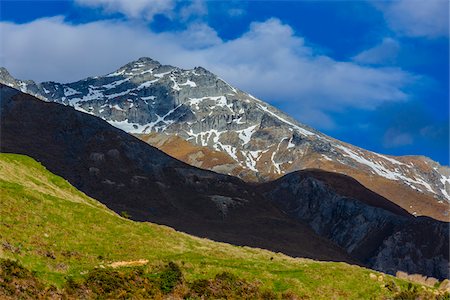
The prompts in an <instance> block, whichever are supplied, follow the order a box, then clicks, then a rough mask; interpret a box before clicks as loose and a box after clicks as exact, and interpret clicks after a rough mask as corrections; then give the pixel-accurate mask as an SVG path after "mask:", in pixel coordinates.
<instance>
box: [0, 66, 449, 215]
mask: <svg viewBox="0 0 450 300" xmlns="http://www.w3.org/2000/svg"><path fill="white" fill-rule="evenodd" d="M0 82H2V83H4V84H6V85H9V86H11V87H14V88H16V89H19V90H21V91H22V92H26V93H29V94H32V95H34V96H36V97H38V98H40V99H42V100H45V101H50V102H57V103H60V104H64V105H69V106H72V107H74V108H75V109H76V110H79V111H82V112H85V113H89V114H92V115H95V116H97V117H100V118H102V119H103V120H105V121H107V122H108V123H110V124H111V125H113V126H115V127H117V128H120V129H122V130H124V131H126V132H127V133H130V134H133V135H135V136H136V137H138V138H140V139H142V140H143V141H146V142H147V143H149V144H151V145H154V146H156V147H158V148H159V149H161V150H163V151H164V152H166V153H167V154H169V155H171V156H173V157H175V158H178V159H180V160H182V161H184V162H187V163H189V164H191V165H194V166H197V167H200V168H203V169H209V170H212V171H215V172H219V173H222V174H227V175H233V176H237V177H239V178H241V179H243V180H245V181H247V182H255V183H258V182H259V183H262V182H268V181H271V180H273V179H277V178H280V177H282V176H283V175H285V174H288V173H291V172H294V171H297V170H304V169H311V168H313V169H321V170H324V171H330V172H337V173H341V174H345V175H348V176H351V177H353V178H355V179H357V180H358V181H359V182H360V183H362V184H363V185H364V186H366V187H367V188H369V189H370V190H372V191H374V192H376V193H378V194H379V195H381V196H383V197H385V198H387V199H389V200H390V201H392V202H394V203H396V204H397V205H399V206H401V207H402V208H403V209H405V210H406V211H408V212H409V213H411V214H413V215H415V216H420V215H424V216H430V217H433V218H435V219H438V220H443V221H448V220H449V215H448V211H449V201H450V169H449V168H448V167H445V166H441V165H439V164H438V163H437V162H434V161H432V160H431V159H429V158H426V157H423V156H401V157H393V156H388V155H382V154H378V153H375V152H371V151H368V150H364V149H362V148H359V147H356V146H353V145H350V144H347V143H344V142H341V141H339V140H336V139H334V138H332V137H329V136H327V135H325V134H323V133H321V132H319V131H317V130H315V129H313V128H310V127H308V126H306V125H304V124H301V123H299V122H297V121H296V120H294V119H293V118H291V117H289V116H288V115H286V114H285V113H283V112H281V111H280V110H278V109H276V108H275V107H273V106H270V105H269V104H267V103H265V102H263V101H261V100H259V99H256V98H255V97H253V96H252V95H250V94H248V93H245V92H243V91H241V90H239V89H237V88H235V87H233V86H231V85H229V84H228V83H227V82H225V81H224V80H223V79H221V78H219V77H218V76H216V75H214V74H213V73H211V72H209V71H208V70H206V69H204V68H202V67H196V68H194V69H192V70H183V69H180V68H177V67H173V66H168V65H161V64H160V63H159V62H157V61H155V60H152V59H150V58H140V59H138V60H136V61H133V62H130V63H128V64H126V65H125V66H123V67H121V68H119V69H117V70H116V71H114V72H112V73H109V74H106V75H104V76H94V77H89V78H86V79H83V80H80V81H77V82H73V83H57V82H42V83H35V82H33V81H30V80H25V81H24V80H17V79H15V78H13V77H12V76H11V75H10V74H9V73H8V71H7V70H6V69H4V68H2V69H0Z"/></svg>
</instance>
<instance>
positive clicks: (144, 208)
mask: <svg viewBox="0 0 450 300" xmlns="http://www.w3.org/2000/svg"><path fill="white" fill-rule="evenodd" d="M1 91H2V97H1V98H2V99H1V110H2V111H1V112H2V118H1V152H10V153H19V154H26V155H28V156H31V157H33V158H35V159H36V160H38V161H40V162H41V163H42V164H43V165H44V166H46V167H47V168H48V169H49V170H50V171H52V172H54V173H55V174H57V175H60V176H62V177H64V178H66V179H67V180H68V181H69V182H70V183H71V184H73V185H74V186H75V187H77V188H78V189H80V190H81V191H83V192H85V193H86V194H87V195H89V196H91V197H93V198H95V199H98V200H99V201H101V202H102V203H104V204H106V205H107V206H108V207H109V208H111V209H113V210H114V211H116V212H118V213H121V212H123V211H126V212H127V214H129V215H130V216H131V218H132V219H134V220H142V221H143V220H146V221H152V222H155V223H159V224H165V225H169V226H172V227H174V228H176V229H178V230H182V231H185V232H188V233H192V234H195V235H198V236H203V237H208V238H211V239H214V240H218V241H225V242H229V243H233V244H237V245H249V246H256V247H261V248H266V249H270V250H274V251H281V252H284V253H287V254H290V255H293V256H302V257H309V258H314V259H320V260H335V261H348V262H354V260H352V259H351V258H350V257H349V256H348V255H347V254H346V253H345V251H343V250H342V249H340V247H337V246H334V245H333V243H331V242H329V241H327V240H326V239H322V238H320V237H319V236H317V235H316V234H315V233H314V232H313V231H312V230H311V229H309V228H308V226H306V225H302V224H300V223H298V222H297V221H294V220H291V219H290V218H289V217H288V216H286V215H285V214H283V213H281V212H280V211H279V210H278V208H276V207H275V206H274V205H273V204H272V203H271V202H270V201H267V200H265V198H264V197H262V196H261V195H260V194H258V193H256V192H255V191H254V189H253V188H251V187H249V186H248V185H246V184H245V183H243V182H242V181H241V180H240V179H237V178H234V177H230V176H227V175H221V174H216V173H214V172H211V171H205V170H201V169H197V168H195V167H192V166H189V165H187V164H185V163H182V162H180V161H177V160H175V159H173V158H172V157H170V156H168V155H166V154H164V153H163V152H161V151H160V150H158V149H156V148H154V147H152V146H149V145H148V144H146V143H144V142H142V141H140V140H139V139H137V138H135V137H133V136H131V135H129V134H127V133H125V132H123V131H122V130H119V129H117V128H114V127H113V126H111V125H109V124H108V123H107V122H105V121H103V120H101V119H99V118H97V117H94V116H91V115H88V114H85V113H81V112H78V111H76V110H74V109H73V108H71V107H68V106H63V105H60V104H56V103H48V102H44V101H41V100H38V99H36V98H34V97H32V96H30V95H27V94H23V93H20V92H18V91H16V90H13V89H11V88H9V87H6V86H2V87H1Z"/></svg>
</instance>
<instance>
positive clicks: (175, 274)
mask: <svg viewBox="0 0 450 300" xmlns="http://www.w3.org/2000/svg"><path fill="white" fill-rule="evenodd" d="M182 281H183V274H182V272H181V269H180V267H179V266H178V265H177V264H176V263H174V262H169V263H168V264H167V266H166V267H165V268H164V269H163V271H162V272H161V273H160V276H159V286H160V289H161V291H162V292H163V293H165V294H168V293H170V292H171V291H172V290H173V289H174V288H175V286H177V285H178V284H180V283H181V282H182Z"/></svg>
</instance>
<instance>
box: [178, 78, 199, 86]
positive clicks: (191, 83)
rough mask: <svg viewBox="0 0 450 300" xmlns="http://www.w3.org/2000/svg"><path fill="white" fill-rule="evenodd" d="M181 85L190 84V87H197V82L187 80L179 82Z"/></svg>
mask: <svg viewBox="0 0 450 300" xmlns="http://www.w3.org/2000/svg"><path fill="white" fill-rule="evenodd" d="M179 85H181V86H187V85H188V86H190V87H197V84H196V83H195V82H193V81H191V80H189V79H188V80H187V81H186V82H185V83H180V84H179Z"/></svg>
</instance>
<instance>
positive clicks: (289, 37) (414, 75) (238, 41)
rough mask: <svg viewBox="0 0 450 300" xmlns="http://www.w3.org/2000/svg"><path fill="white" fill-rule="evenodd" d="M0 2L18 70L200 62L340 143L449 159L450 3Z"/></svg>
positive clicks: (56, 75) (75, 71)
mask: <svg viewBox="0 0 450 300" xmlns="http://www.w3.org/2000/svg"><path fill="white" fill-rule="evenodd" d="M0 5H1V11H0V38H1V44H2V46H1V47H0V64H1V65H3V66H5V67H7V68H8V69H9V70H10V72H11V73H12V74H13V75H14V76H16V77H18V78H21V79H33V80H36V81H44V80H54V81H63V82H69V81H75V80H78V79H82V78H84V77H87V76H92V75H100V74H105V73H108V72H110V71H112V70H114V69H116V68H118V67H120V66H121V65H123V64H125V63H127V62H129V61H131V60H134V59H137V58H138V57H141V56H149V57H152V58H154V59H156V60H159V61H160V62H161V63H164V64H171V65H176V66H180V67H184V68H192V67H194V66H198V65H201V66H204V67H205V68H207V69H209V70H211V71H212V72H214V73H216V74H217V75H219V76H220V77H222V78H223V79H225V80H226V81H228V82H230V83H232V84H233V85H235V86H237V87H238V88H240V89H242V90H244V91H247V92H249V93H251V94H253V95H255V96H257V97H259V98H261V99H262V100H264V101H267V102H269V103H271V104H272V105H274V106H276V107H278V108H280V109H282V110H284V111H285V112H287V113H288V114H290V115H291V116H293V117H294V118H296V119H297V120H299V121H300V122H302V123H305V124H308V125H310V126H312V127H314V128H317V129H319V130H321V131H322V132H324V133H326V134H328V135H331V136H333V137H335V138H338V139H340V140H343V141H346V142H349V143H352V144H355V145H357V146H360V147H363V148H366V149H369V150H373V151H377V152H380V153H385V154H392V155H416V154H417V155H426V156H428V157H431V158H432V159H434V160H436V161H438V162H440V163H441V164H446V165H448V164H449V74H448V72H449V33H448V18H449V16H448V15H449V7H448V5H449V4H448V1H447V0H429V1H421V0H417V1H416V0H396V1H372V0H367V1H363V0H360V1H357V0H356V1H333V0H328V1H314V0H307V1H201V0H198V1H197V0H196V1H176V0H134V1H125V0H76V1H7V0H6V1H2V2H0Z"/></svg>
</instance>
